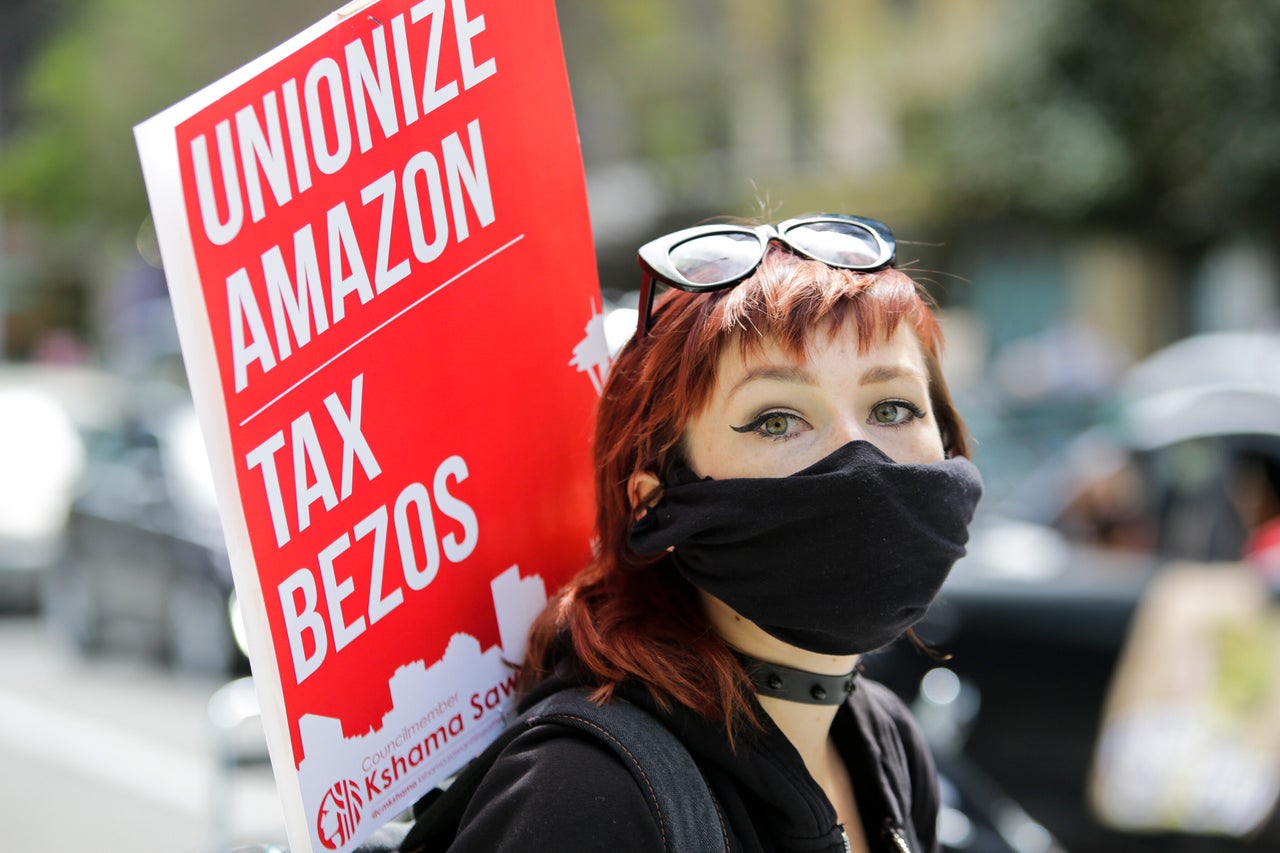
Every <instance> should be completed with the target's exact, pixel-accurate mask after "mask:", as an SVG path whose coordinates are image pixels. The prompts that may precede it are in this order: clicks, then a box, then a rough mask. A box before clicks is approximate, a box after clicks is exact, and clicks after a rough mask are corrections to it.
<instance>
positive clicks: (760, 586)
mask: <svg viewBox="0 0 1280 853" xmlns="http://www.w3.org/2000/svg"><path fill="white" fill-rule="evenodd" d="M981 496H982V480H981V478H980V477H979V475H978V470H977V469H976V468H975V467H974V466H973V464H972V463H971V462H970V461H969V460H968V459H965V458H963V457H957V458H955V459H947V460H944V461H942V462H935V463H931V464H898V463H896V462H894V461H893V460H892V459H890V458H889V457H888V456H886V455H885V454H884V453H882V452H881V451H880V450H879V449H878V448H876V446H875V445H873V444H871V443H870V442H866V441H853V442H850V443H849V444H846V445H845V446H844V447H841V448H840V449H839V450H837V451H836V452H834V453H832V454H831V455H830V456H828V457H826V458H825V459H823V460H821V461H819V462H817V463H815V464H813V465H811V466H810V467H808V468H805V469H804V470H803V471H799V472H797V473H795V474H792V475H791V476H789V477H772V478H743V479H729V480H712V479H710V478H707V479H703V480H698V479H697V477H696V476H695V475H694V474H693V472H692V471H690V470H689V469H687V468H682V469H679V470H677V471H674V472H672V476H671V477H670V478H669V482H668V484H667V487H666V489H665V490H664V492H663V495H662V498H661V500H660V501H659V502H658V504H657V505H656V506H654V507H651V508H650V509H649V510H648V511H647V512H646V513H645V514H644V516H643V517H642V518H641V519H640V520H639V521H637V522H636V523H635V525H634V526H633V527H632V528H631V537H630V544H631V547H632V548H633V549H634V550H635V551H637V552H639V553H641V554H657V553H661V552H663V551H665V550H667V549H668V548H670V547H673V546H674V548H675V551H674V553H673V555H672V557H673V559H674V562H675V565H676V567H677V569H678V570H679V571H680V573H681V574H682V575H684V577H685V578H686V579H687V580H688V581H689V582H690V583H692V584H693V585H694V586H696V587H697V588H699V589H701V590H703V591H704V592H707V593H709V594H711V595H713V596H715V597H716V598H718V599H720V600H721V601H723V602H724V603H725V604H727V605H729V606H730V607H732V608H733V609H734V610H736V611H737V612H738V613H740V614H742V616H744V617H745V618H747V619H750V620H751V621H752V622H754V623H755V624H756V625H758V626H760V628H762V629H764V630H765V631H766V632H768V633H769V634H772V635H773V636H775V637H777V638H778V639H780V640H783V641H784V642H787V643H790V644H791V645H793V646H797V647H799V648H802V649H807V650H809V651H813V652H820V653H822V654H832V655H852V654H859V653H862V652H869V651H872V650H873V649H878V648H880V647H881V646H884V645H886V644H888V643H890V642H892V641H893V640H895V639H897V638H898V637H899V636H900V635H901V634H902V633H903V632H904V631H906V630H907V629H908V628H910V627H911V626H912V625H913V624H915V623H916V622H917V621H919V620H920V618H921V617H923V616H924V614H925V612H926V611H927V610H928V609H929V605H930V604H932V603H933V600H934V598H935V597H936V596H937V594H938V590H939V589H940V588H941V586H942V582H943V581H945V580H946V578H947V574H948V573H949V572H950V571H951V566H952V564H953V563H955V561H956V560H958V559H959V558H960V557H961V556H963V555H964V546H965V543H966V542H967V541H968V539H969V531H968V527H969V522H970V520H971V519H972V518H973V513H974V509H975V508H976V507H977V504H978V499H979V498H980V497H981Z"/></svg>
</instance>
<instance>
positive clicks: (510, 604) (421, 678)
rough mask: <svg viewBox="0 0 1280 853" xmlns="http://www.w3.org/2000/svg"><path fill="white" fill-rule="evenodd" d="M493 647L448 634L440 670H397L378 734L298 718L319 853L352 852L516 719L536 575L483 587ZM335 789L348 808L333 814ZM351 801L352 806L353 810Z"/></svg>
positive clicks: (534, 611) (539, 589)
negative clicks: (489, 598) (494, 629)
mask: <svg viewBox="0 0 1280 853" xmlns="http://www.w3.org/2000/svg"><path fill="white" fill-rule="evenodd" d="M489 588H490V591H491V593H492V595H493V606H494V613H495V615H496V616H497V620H498V632H499V645H496V646H491V647H489V648H488V649H483V650H482V649H481V648H480V642H479V641H478V640H477V639H476V638H475V637H473V636H471V635H469V634H462V633H458V634H454V635H453V636H452V637H451V638H450V640H449V644H448V646H447V647H446V648H445V652H444V655H443V656H442V657H441V658H440V660H439V661H437V662H435V663H433V664H431V665H430V666H427V665H426V662H425V661H414V662H412V663H409V664H406V665H404V666H401V667H399V668H398V669H397V670H396V671H395V673H394V674H393V675H392V676H391V678H390V680H389V681H388V683H387V686H388V687H389V688H390V692H391V710H389V711H388V712H387V713H386V714H384V715H383V717H382V723H381V725H380V726H379V727H376V728H371V729H370V730H369V731H368V732H367V733H365V734H362V735H355V736H353V737H345V736H344V735H343V731H342V721H341V720H338V719H335V718H333V717H325V716H321V715H318V714H305V715H303V716H302V717H301V718H300V719H299V720H298V729H299V734H300V737H301V741H302V751H303V755H304V756H305V758H304V759H303V760H302V763H301V764H299V765H298V777H299V781H300V783H301V787H302V798H303V803H304V806H305V808H306V813H307V815H308V820H309V823H310V832H311V837H312V840H313V842H314V844H315V849H316V850H337V851H346V850H350V849H352V848H354V847H355V846H356V845H357V844H359V843H360V842H361V841H362V840H364V839H365V838H367V837H368V836H369V835H370V834H372V833H373V832H374V830H376V829H377V828H378V827H379V826H380V825H382V824H383V823H386V822H387V821H388V820H391V819H392V818H394V817H395V816H396V815H398V814H400V813H401V812H403V811H404V810H405V809H407V808H409V807H410V806H412V805H413V803H414V802H415V801H416V800H417V799H418V798H419V797H421V796H423V795H424V794H426V793H427V792H428V791H430V790H431V789H432V788H433V787H435V786H436V785H438V784H439V783H440V782H441V781H443V780H444V779H446V778H448V777H449V776H451V775H452V774H454V773H456V772H457V771H458V770H460V769H461V768H462V767H463V766H464V765H465V764H466V763H467V762H468V761H469V760H470V759H471V758H472V757H474V756H475V755H476V754H477V753H478V752H480V750H482V749H483V748H484V747H485V746H486V745H487V744H488V743H489V742H490V741H492V740H493V739H494V738H495V737H497V735H498V733H499V732H501V731H502V729H503V728H504V727H505V725H506V723H507V722H508V721H509V720H510V719H512V718H513V716H514V714H513V706H514V703H515V690H514V687H515V669H514V666H513V664H518V663H519V662H521V661H523V660H524V654H525V644H526V638H527V635H528V632H529V627H530V625H531V624H532V623H533V620H534V618H535V617H536V616H537V615H538V613H539V612H541V611H542V608H543V606H544V605H545V604H546V601H547V591H546V584H545V583H544V582H543V580H542V578H541V576H539V575H536V574H534V575H529V576H528V577H521V576H520V570H519V567H518V566H515V565H513V566H511V567H510V568H509V569H507V570H506V571H504V572H503V573H502V574H500V575H498V576H497V577H496V578H494V579H493V580H492V581H491V582H490V585H489ZM335 786H341V792H342V793H343V794H344V797H343V798H342V799H343V801H344V802H346V810H345V812H344V813H343V814H341V815H339V814H335V813H333V803H334V797H333V792H334V789H335ZM348 792H354V794H353V797H354V799H355V801H356V802H355V806H354V807H353V806H352V805H351V802H350V800H351V799H352V797H351V796H345V795H346V794H348Z"/></svg>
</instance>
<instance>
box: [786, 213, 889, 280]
mask: <svg viewBox="0 0 1280 853" xmlns="http://www.w3.org/2000/svg"><path fill="white" fill-rule="evenodd" d="M786 237H787V240H789V241H790V242H791V244H792V245H793V246H795V247H796V248H798V249H800V250H801V251H803V252H804V253H805V254H807V255H809V256H810V257H813V258H817V259H818V260H820V261H822V262H823V263H828V264H833V265H835V266H841V267H848V268H851V269H867V268H869V267H874V266H878V265H880V264H883V263H885V262H886V261H887V260H888V258H887V257H886V256H885V253H884V251H883V250H882V249H881V247H880V244H879V243H878V242H876V238H875V235H874V234H872V233H871V232H870V231H869V230H867V229H866V228H863V227H862V226H861V225H858V224H856V223H853V222H809V223H805V224H803V225H797V226H796V227H794V228H792V229H791V230H789V231H788V232H787V234H786Z"/></svg>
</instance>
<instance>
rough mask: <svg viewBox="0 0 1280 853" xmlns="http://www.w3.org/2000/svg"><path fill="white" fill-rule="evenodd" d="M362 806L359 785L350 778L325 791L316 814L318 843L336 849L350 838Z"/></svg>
mask: <svg viewBox="0 0 1280 853" xmlns="http://www.w3.org/2000/svg"><path fill="white" fill-rule="evenodd" d="M363 807H364V800H363V799H361V797H360V786H359V785H358V784H356V783H355V782H352V781H351V780H350V779H343V780H341V781H339V782H337V783H336V784H335V785H334V786H333V787H332V788H330V789H329V790H328V791H326V792H325V795H324V799H323V800H321V802H320V811H319V813H318V814H317V815H316V835H317V836H319V838H320V843H321V844H323V845H324V846H325V847H327V848H328V849H330V850H337V849H338V848H339V847H341V846H342V845H344V844H346V843H347V842H348V841H349V840H351V837H352V836H353V835H354V834H355V831H356V827H357V826H359V825H360V812H361V810H362V809H363Z"/></svg>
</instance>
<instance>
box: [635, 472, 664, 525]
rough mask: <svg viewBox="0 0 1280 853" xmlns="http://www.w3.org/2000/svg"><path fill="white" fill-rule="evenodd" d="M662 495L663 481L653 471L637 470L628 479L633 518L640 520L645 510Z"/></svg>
mask: <svg viewBox="0 0 1280 853" xmlns="http://www.w3.org/2000/svg"><path fill="white" fill-rule="evenodd" d="M661 497H662V481H661V480H659V479H658V475H657V474H655V473H653V472H652V471H637V472H635V473H634V474H632V475H631V479H630V480H628V481H627V499H628V500H629V501H630V502H631V518H632V520H634V521H639V520H640V516H642V515H644V511H645V510H646V509H648V508H649V507H651V506H653V505H654V504H656V503H657V502H658V500H659V499H660V498H661Z"/></svg>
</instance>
